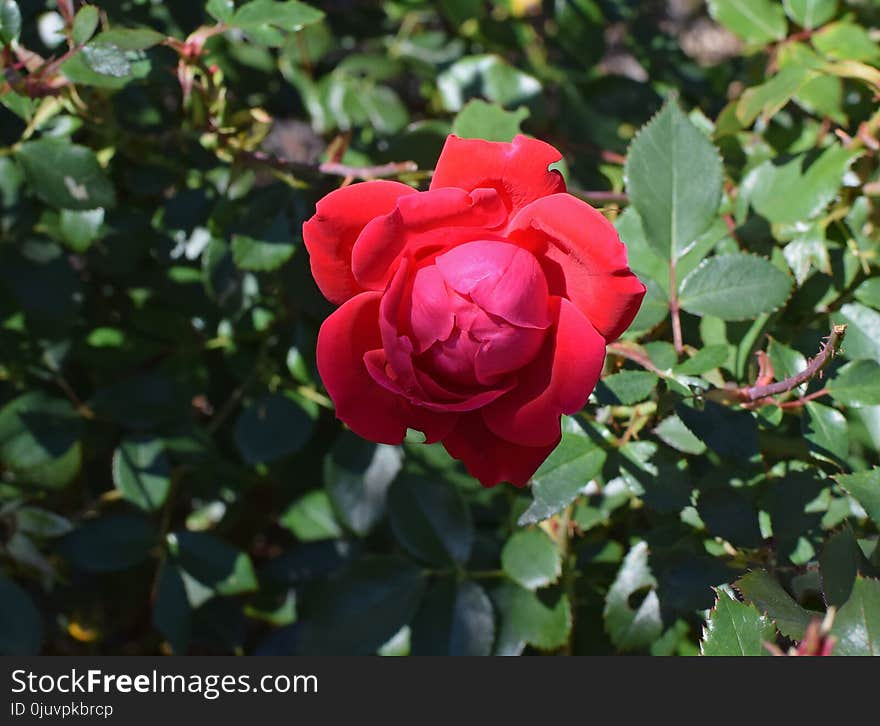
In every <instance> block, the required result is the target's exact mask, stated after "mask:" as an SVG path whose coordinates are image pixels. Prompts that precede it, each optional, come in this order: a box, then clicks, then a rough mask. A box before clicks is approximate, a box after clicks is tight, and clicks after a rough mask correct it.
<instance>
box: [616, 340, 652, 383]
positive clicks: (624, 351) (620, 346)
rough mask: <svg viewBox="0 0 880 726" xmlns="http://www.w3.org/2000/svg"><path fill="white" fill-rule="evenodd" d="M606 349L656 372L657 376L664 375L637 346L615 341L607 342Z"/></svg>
mask: <svg viewBox="0 0 880 726" xmlns="http://www.w3.org/2000/svg"><path fill="white" fill-rule="evenodd" d="M608 351H609V352H610V353H614V355H619V356H620V357H621V358H626V359H627V360H631V361H632V362H633V363H638V364H639V365H640V366H641V367H642V368H644V369H645V370H646V371H651V373H656V374H657V375H658V376H663V375H665V374H664V373H663V371H661V370H660V369H659V368H658V367H657V366H655V365H654V363H653V361H652V360H651V359H650V358H649V357H648V355H647V354H646V353H644V352H643V351H642V350H641V349H640V348H638V347H635V346H631V345H628V344H626V343H623V342H615V343H609V344H608Z"/></svg>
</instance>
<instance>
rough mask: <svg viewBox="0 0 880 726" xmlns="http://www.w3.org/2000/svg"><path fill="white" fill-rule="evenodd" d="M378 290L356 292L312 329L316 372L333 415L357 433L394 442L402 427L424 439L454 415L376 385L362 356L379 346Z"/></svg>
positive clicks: (446, 427)
mask: <svg viewBox="0 0 880 726" xmlns="http://www.w3.org/2000/svg"><path fill="white" fill-rule="evenodd" d="M381 299H382V295H381V293H378V292H365V293H362V294H360V295H356V296H355V297H353V298H351V299H350V300H348V301H347V302H345V303H344V304H343V305H342V307H340V308H339V309H338V310H336V311H334V312H333V314H332V315H330V317H328V318H327V319H326V320H325V321H324V324H323V325H322V326H321V330H320V331H319V332H318V350H317V358H318V370H319V371H320V373H321V379H322V380H323V382H324V386H325V387H326V388H327V392H328V393H329V394H330V398H332V399H333V402H334V403H335V404H336V416H337V417H338V418H339V419H341V420H342V421H344V422H345V423H346V424H348V426H349V427H350V428H351V430H352V431H354V432H355V433H356V434H358V435H359V436H362V437H363V438H365V439H369V440H370V441H375V442H376V443H380V444H399V443H400V442H401V441H403V437H404V436H405V435H406V430H407V428H414V429H418V430H419V431H422V432H424V434H425V438H426V439H427V440H428V442H435V441H438V440H440V439H442V438H443V437H444V436H446V434H448V433H449V431H450V430H451V429H452V427H453V426H455V419H456V416H455V415H451V414H439V413H435V412H433V411H428V410H426V409H421V408H418V407H416V406H412V405H411V404H410V403H409V402H408V401H407V400H406V399H404V398H402V397H400V396H398V395H395V394H393V393H391V392H390V391H388V390H386V389H385V388H383V387H382V386H380V385H378V384H377V383H376V382H375V381H374V380H373V378H372V377H371V376H370V374H369V373H368V372H367V368H366V365H365V364H364V355H365V354H366V353H367V351H370V350H373V349H375V348H378V347H381V345H382V340H381V337H380V335H379V325H378V320H379V302H380V301H381Z"/></svg>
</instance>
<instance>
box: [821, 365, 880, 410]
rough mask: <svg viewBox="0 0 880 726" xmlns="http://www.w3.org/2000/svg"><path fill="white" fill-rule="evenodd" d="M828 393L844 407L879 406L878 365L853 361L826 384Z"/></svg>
mask: <svg viewBox="0 0 880 726" xmlns="http://www.w3.org/2000/svg"><path fill="white" fill-rule="evenodd" d="M828 391H829V392H830V393H831V395H832V396H834V398H835V399H836V400H837V401H838V402H839V403H842V404H844V405H846V406H855V407H856V408H859V407H861V406H876V405H880V363H878V362H877V361H875V360H854V361H852V362H851V363H848V364H847V365H845V366H844V367H843V368H841V369H840V370H839V371H838V372H837V375H836V376H835V377H834V378H832V379H831V380H830V381H829V382H828Z"/></svg>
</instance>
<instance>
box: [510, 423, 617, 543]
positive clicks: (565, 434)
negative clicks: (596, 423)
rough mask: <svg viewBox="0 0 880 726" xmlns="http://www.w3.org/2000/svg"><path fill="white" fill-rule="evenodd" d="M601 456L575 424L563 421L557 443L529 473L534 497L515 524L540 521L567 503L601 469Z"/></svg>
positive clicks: (602, 462)
mask: <svg viewBox="0 0 880 726" xmlns="http://www.w3.org/2000/svg"><path fill="white" fill-rule="evenodd" d="M605 457H606V455H605V452H604V451H603V450H602V449H601V448H599V447H598V446H597V445H596V443H595V442H594V441H593V440H592V439H591V438H590V437H589V436H588V435H587V434H586V433H585V432H584V431H583V430H582V429H580V427H579V425H578V424H576V423H574V422H570V423H568V424H564V425H563V429H562V440H561V441H560V442H559V446H557V447H556V448H555V449H554V450H553V453H552V454H550V456H549V457H547V460H546V461H545V462H544V463H543V464H541V466H540V468H539V469H538V471H536V472H535V475H534V476H533V477H532V496H533V497H534V501H533V502H532V503H531V505H529V508H528V509H527V510H526V511H525V512H524V513H523V514H522V516H521V517H520V518H519V525H520V526H525V525H528V524H535V523H536V522H540V521H541V520H543V519H547V517H550V516H552V515H554V514H556V513H557V512H559V511H560V510H562V509H563V508H565V507H567V506H568V505H569V504H571V503H572V502H573V501H574V500H575V498H576V497H577V496H578V494H580V492H581V491H582V490H583V488H584V487H585V486H586V485H587V484H589V483H590V481H591V480H592V479H593V478H594V477H595V476H596V475H597V474H598V473H599V472H600V471H601V470H602V465H603V464H604V463H605Z"/></svg>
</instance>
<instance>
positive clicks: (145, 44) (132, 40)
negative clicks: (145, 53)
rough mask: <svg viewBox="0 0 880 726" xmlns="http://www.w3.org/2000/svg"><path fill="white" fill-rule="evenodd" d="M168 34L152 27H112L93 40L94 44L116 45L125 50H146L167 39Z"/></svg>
mask: <svg viewBox="0 0 880 726" xmlns="http://www.w3.org/2000/svg"><path fill="white" fill-rule="evenodd" d="M166 37H167V36H165V35H163V34H162V33H158V32H156V31H155V30H153V29H152V28H111V29H110V30H105V31H104V32H103V33H100V34H98V36H97V37H96V38H95V40H94V41H93V43H92V44H93V45H115V46H116V47H117V48H121V49H122V50H125V51H134V50H146V49H147V48H152V47H153V46H154V45H158V44H159V43H162V42H164V41H165V39H166Z"/></svg>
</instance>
